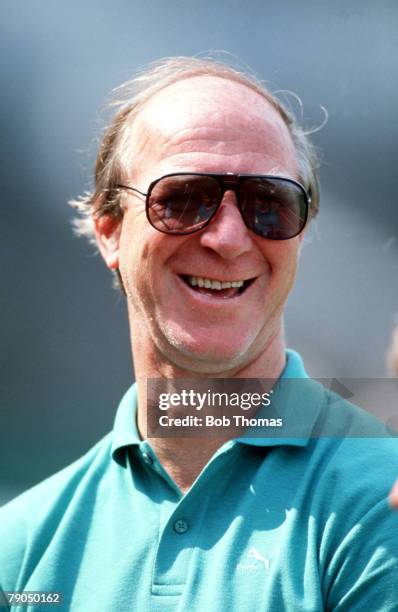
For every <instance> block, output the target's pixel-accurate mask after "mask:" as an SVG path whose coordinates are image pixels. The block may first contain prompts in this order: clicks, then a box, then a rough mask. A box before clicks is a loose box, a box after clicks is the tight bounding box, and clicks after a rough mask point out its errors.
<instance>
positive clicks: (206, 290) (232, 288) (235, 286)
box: [180, 274, 255, 299]
mask: <svg viewBox="0 0 398 612" xmlns="http://www.w3.org/2000/svg"><path fill="white" fill-rule="evenodd" d="M180 278H181V279H182V280H183V281H184V283H185V284H186V285H187V286H188V287H189V288H190V289H191V291H194V292H195V293H201V294H205V295H209V296H211V297H213V298H215V299H217V298H218V299H220V298H221V299H231V298H234V297H237V296H240V295H242V294H243V293H244V292H245V291H246V290H247V289H248V287H250V285H251V284H252V283H253V282H254V281H255V278H249V279H244V280H243V279H241V280H233V281H226V280H218V279H213V278H207V277H203V276H189V275H186V274H182V275H181V276H180Z"/></svg>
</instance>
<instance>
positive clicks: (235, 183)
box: [116, 172, 311, 241]
mask: <svg viewBox="0 0 398 612" xmlns="http://www.w3.org/2000/svg"><path fill="white" fill-rule="evenodd" d="M173 176H203V177H207V178H209V177H210V178H214V179H215V180H216V181H217V183H218V184H219V186H220V188H221V193H220V201H219V202H218V204H217V206H216V208H215V210H214V211H213V213H212V214H211V216H210V217H209V219H207V220H206V221H205V222H204V223H203V225H201V226H200V227H199V228H196V229H192V230H188V231H177V232H169V231H166V230H162V229H159V228H158V227H156V226H155V225H154V224H153V222H152V221H151V219H150V216H149V211H150V208H151V207H150V205H149V199H150V196H151V193H152V191H153V189H154V188H155V187H156V185H157V184H158V183H159V182H160V181H162V180H163V179H165V178H171V177H173ZM248 179H265V180H273V181H275V180H276V181H279V182H281V183H290V184H292V185H295V186H296V187H298V188H299V189H300V190H301V191H302V192H303V194H304V196H305V204H306V210H305V218H304V220H303V225H302V227H301V229H300V230H299V231H298V232H296V233H295V234H293V236H288V237H286V238H272V237H268V236H263V235H262V234H261V233H259V232H256V231H255V230H254V229H253V228H251V227H250V226H249V225H248V224H247V222H246V219H245V217H244V214H243V213H242V210H241V207H240V203H239V194H238V189H239V188H240V187H241V185H242V183H244V182H245V181H246V180H248ZM116 187H117V188H118V189H127V190H129V191H133V192H134V193H138V194H140V195H142V196H143V197H145V198H146V199H145V213H146V217H147V219H148V222H149V223H150V225H151V226H152V227H153V228H154V229H155V230H157V231H158V232H161V233H162V234H167V235H168V236H188V235H189V234H196V232H200V231H201V230H202V229H203V228H204V227H206V226H207V225H208V224H209V223H210V222H211V221H212V220H213V219H214V217H215V216H216V214H217V212H218V211H219V209H220V206H221V204H222V201H223V199H224V195H225V193H226V192H227V191H233V192H234V193H235V196H236V205H237V207H238V210H239V212H240V215H241V217H242V219H243V222H244V224H245V225H246V227H247V228H248V229H249V230H250V231H251V232H253V233H254V234H256V236H260V237H261V238H264V239H265V240H278V241H279V240H291V239H292V238H295V237H296V236H298V235H299V234H301V232H302V231H303V229H304V228H305V226H306V224H307V221H308V215H309V209H310V205H311V196H310V194H309V193H308V191H307V190H306V189H305V187H304V186H303V185H302V184H301V183H299V182H298V181H296V180H294V179H291V178H286V177H284V176H276V175H274V174H233V173H229V172H226V173H223V174H220V173H213V172H172V173H171V174H165V175H164V176H161V177H159V178H157V179H155V180H154V181H152V182H151V183H150V185H149V187H148V191H147V192H146V193H145V192H143V191H140V190H139V189H137V188H136V187H130V186H129V185H121V184H118V185H116Z"/></svg>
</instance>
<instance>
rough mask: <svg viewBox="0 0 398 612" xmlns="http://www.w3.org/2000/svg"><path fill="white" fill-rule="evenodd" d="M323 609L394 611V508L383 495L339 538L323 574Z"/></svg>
mask: <svg viewBox="0 0 398 612" xmlns="http://www.w3.org/2000/svg"><path fill="white" fill-rule="evenodd" d="M326 587H327V600H326V609H327V610H330V611H333V612H334V611H336V612H348V611H349V612H355V611H357V610H358V611H361V612H365V611H366V610H375V611H376V610H377V611H378V612H392V611H398V512H396V511H394V510H392V509H391V508H390V506H389V504H388V501H387V500H386V499H383V500H382V501H380V502H379V503H377V504H376V505H375V506H373V507H372V508H371V509H370V510H369V511H368V512H367V513H366V514H365V515H364V516H363V517H362V519H360V520H359V521H358V522H357V523H356V525H355V527H353V528H352V529H351V530H350V531H349V532H348V533H347V534H346V536H345V537H344V539H343V540H342V541H341V543H340V545H339V547H338V548H337V550H336V551H335V553H334V555H333V557H332V559H331V562H330V564H329V566H328V570H327V575H326Z"/></svg>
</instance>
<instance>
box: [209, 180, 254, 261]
mask: <svg viewBox="0 0 398 612" xmlns="http://www.w3.org/2000/svg"><path fill="white" fill-rule="evenodd" d="M200 243H201V245H202V246H203V247H206V248H209V249H212V250H213V251H215V252H216V253H218V254H219V255H220V256H221V257H223V258H224V259H234V258H236V257H239V256H240V255H243V254H244V253H246V252H248V251H250V250H251V249H252V248H253V239H252V236H251V233H250V231H249V229H248V228H247V227H246V225H245V223H244V221H243V219H242V215H241V214H240V211H239V209H238V206H237V202H236V196H235V194H234V193H233V192H232V191H229V192H226V193H225V194H224V197H223V201H222V202H221V205H220V208H219V210H218V211H217V214H216V216H215V217H214V219H212V220H211V221H210V223H209V225H207V226H206V227H205V228H204V229H203V231H202V232H201V236H200Z"/></svg>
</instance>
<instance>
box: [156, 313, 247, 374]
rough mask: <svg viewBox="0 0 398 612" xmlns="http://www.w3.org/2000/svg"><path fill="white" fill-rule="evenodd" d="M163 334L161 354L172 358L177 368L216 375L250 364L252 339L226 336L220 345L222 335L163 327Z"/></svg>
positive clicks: (169, 326)
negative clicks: (193, 332) (194, 332)
mask: <svg viewBox="0 0 398 612" xmlns="http://www.w3.org/2000/svg"><path fill="white" fill-rule="evenodd" d="M163 334H164V336H163V342H162V343H161V344H162V345H163V347H162V348H163V350H162V353H163V354H164V355H167V356H169V355H170V356H171V355H172V358H171V360H172V361H173V362H174V363H175V364H176V365H178V366H179V367H180V368H183V369H187V370H190V371H192V372H198V373H208V374H217V373H222V372H225V371H228V370H232V369H236V368H237V367H239V366H244V365H245V364H246V363H247V362H248V361H249V353H250V352H251V351H250V348H251V344H252V342H251V338H250V339H249V338H247V337H245V338H240V339H238V338H237V337H236V335H235V336H232V335H229V337H224V338H223V342H222V343H221V342H220V335H221V334H222V332H219V333H217V334H216V333H213V334H212V335H209V333H207V334H203V333H202V334H200V335H199V334H198V335H195V334H191V333H188V332H187V331H186V330H181V329H178V328H176V327H175V326H171V325H168V326H167V327H166V328H163ZM165 345H166V346H165Z"/></svg>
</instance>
